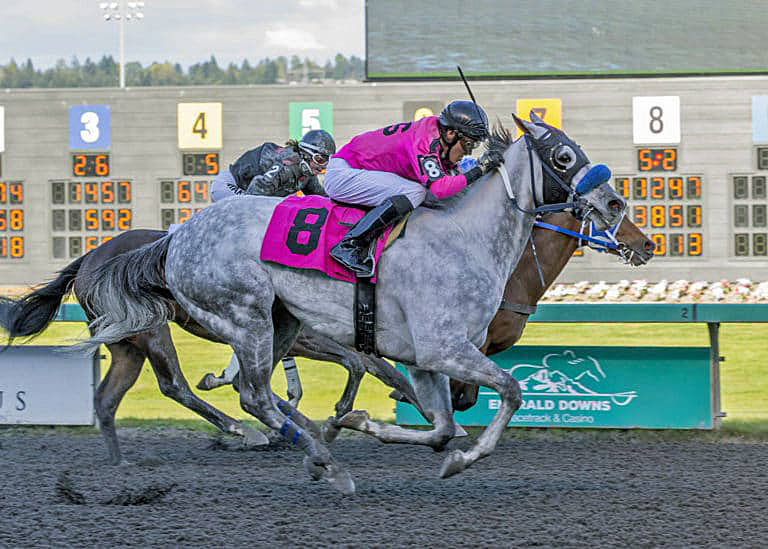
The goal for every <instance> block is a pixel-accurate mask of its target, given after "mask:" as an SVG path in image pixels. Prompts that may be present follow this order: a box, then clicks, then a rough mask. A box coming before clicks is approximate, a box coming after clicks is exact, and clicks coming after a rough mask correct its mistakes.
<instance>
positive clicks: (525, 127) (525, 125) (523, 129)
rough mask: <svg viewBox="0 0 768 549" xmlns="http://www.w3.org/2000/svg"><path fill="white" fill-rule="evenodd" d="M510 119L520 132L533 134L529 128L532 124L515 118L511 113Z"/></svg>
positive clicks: (517, 117)
mask: <svg viewBox="0 0 768 549" xmlns="http://www.w3.org/2000/svg"><path fill="white" fill-rule="evenodd" d="M512 118H513V119H514V120H515V124H516V125H517V127H518V128H520V131H521V132H523V133H530V134H532V133H533V128H531V127H530V126H533V124H531V123H530V122H527V121H525V120H523V119H522V118H520V117H519V116H517V115H516V114H515V113H512Z"/></svg>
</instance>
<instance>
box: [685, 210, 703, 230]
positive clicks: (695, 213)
mask: <svg viewBox="0 0 768 549" xmlns="http://www.w3.org/2000/svg"><path fill="white" fill-rule="evenodd" d="M688 226H689V227H701V206H688Z"/></svg>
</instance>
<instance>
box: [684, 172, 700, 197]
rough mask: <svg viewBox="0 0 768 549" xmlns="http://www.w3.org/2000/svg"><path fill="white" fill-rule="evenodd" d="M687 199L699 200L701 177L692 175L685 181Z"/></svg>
mask: <svg viewBox="0 0 768 549" xmlns="http://www.w3.org/2000/svg"><path fill="white" fill-rule="evenodd" d="M687 182H688V193H687V198H701V177H699V176H697V175H694V176H691V177H689V178H688V179H687Z"/></svg>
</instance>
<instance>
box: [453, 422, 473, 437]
mask: <svg viewBox="0 0 768 549" xmlns="http://www.w3.org/2000/svg"><path fill="white" fill-rule="evenodd" d="M453 428H454V431H453V438H459V437H468V436H469V433H467V432H466V431H465V430H464V427H462V426H461V425H459V424H458V423H454V424H453Z"/></svg>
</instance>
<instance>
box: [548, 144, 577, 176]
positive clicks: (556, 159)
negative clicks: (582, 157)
mask: <svg viewBox="0 0 768 549" xmlns="http://www.w3.org/2000/svg"><path fill="white" fill-rule="evenodd" d="M552 162H553V163H554V164H555V167H556V168H557V169H559V170H567V169H569V168H571V167H573V165H574V164H575V163H576V154H575V153H574V152H573V149H572V148H571V147H569V146H568V145H560V146H559V147H558V148H557V149H555V154H554V155H552Z"/></svg>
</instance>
